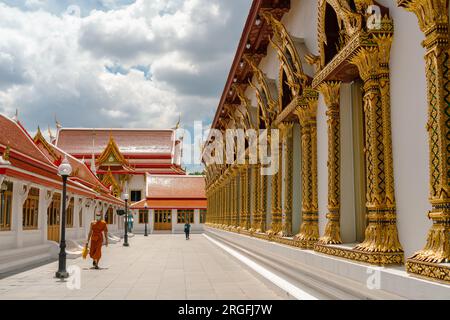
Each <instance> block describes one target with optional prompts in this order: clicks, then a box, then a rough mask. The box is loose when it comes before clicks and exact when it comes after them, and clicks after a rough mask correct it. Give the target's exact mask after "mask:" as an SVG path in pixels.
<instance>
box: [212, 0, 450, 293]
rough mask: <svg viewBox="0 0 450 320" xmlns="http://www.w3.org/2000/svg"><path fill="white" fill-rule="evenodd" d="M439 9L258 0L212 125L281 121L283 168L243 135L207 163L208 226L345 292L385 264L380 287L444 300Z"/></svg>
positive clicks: (440, 4)
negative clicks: (232, 148)
mask: <svg viewBox="0 0 450 320" xmlns="http://www.w3.org/2000/svg"><path fill="white" fill-rule="evenodd" d="M448 5H449V3H448V1H439V0H436V1H434V0H431V1H422V0H397V1H392V0H379V1H372V0H319V1H310V0H292V1H289V0H278V1H277V0H254V1H253V4H252V7H251V10H250V13H249V16H248V18H247V21H246V24H245V26H244V30H243V33H242V36H241V40H240V42H239V46H238V49H237V52H236V55H235V58H234V61H233V64H232V66H231V70H230V72H229V75H228V78H227V79H226V84H225V88H224V90H223V94H222V96H221V99H220V103H219V105H218V108H217V111H216V114H215V117H214V120H213V123H212V128H214V129H218V130H220V131H221V132H222V134H223V136H225V131H226V130H227V129H239V128H240V129H245V130H248V129H256V130H258V129H259V130H266V129H267V130H268V131H271V130H272V131H273V130H276V129H278V132H279V136H280V139H279V144H278V147H279V150H280V152H279V153H278V155H276V159H272V161H277V162H278V164H279V170H278V171H277V172H276V173H275V174H272V175H264V174H263V170H261V169H264V168H265V167H266V166H267V164H264V163H261V162H257V163H250V161H249V160H250V159H249V154H250V151H251V150H250V146H251V143H250V141H248V143H247V144H246V146H247V147H248V149H247V153H246V154H247V158H246V162H245V164H238V163H237V162H235V163H234V164H217V163H206V162H205V164H207V169H206V194H207V201H208V215H207V228H206V230H207V232H208V233H210V234H211V235H216V236H217V237H220V238H223V239H226V241H229V242H233V243H234V244H235V245H241V246H243V247H244V249H247V250H250V251H251V250H255V251H258V250H259V251H261V250H262V249H261V248H262V247H263V246H264V248H266V250H267V251H266V252H271V254H270V255H271V256H273V257H274V258H273V259H274V261H275V260H280V259H283V254H286V256H287V257H289V259H290V261H291V262H292V261H296V263H295V266H293V268H294V269H292V270H301V271H299V274H306V275H308V276H309V277H311V279H315V280H316V281H322V283H331V282H333V283H334V285H335V286H336V288H340V289H341V290H342V292H344V291H346V290H347V291H346V292H348V290H356V289H355V288H356V287H358V286H359V287H358V288H359V289H361V288H363V287H365V285H366V284H365V281H366V279H367V276H364V273H365V271H366V268H367V266H384V268H380V269H377V270H380V271H379V272H380V274H381V276H382V277H384V278H383V279H387V280H386V281H385V280H383V281H381V286H382V289H383V290H384V291H385V292H388V293H389V294H395V295H397V296H403V297H412V293H411V291H412V290H417V292H419V293H418V296H420V294H423V296H426V294H427V293H428V294H429V296H439V294H443V292H446V294H447V297H448V284H449V283H450V264H449V263H450V243H449V236H450V212H449V206H450V176H449V161H448V159H449V157H450V154H449V152H450V149H449V148H448V145H449V144H450V138H449V137H450V135H449V132H450V131H449V127H448V123H449V122H450V112H448V111H449V110H448V108H449V104H448V99H447V96H448V91H449V87H448V83H449V81H450V74H449V72H448V58H449V49H450V48H449V46H450V45H449V29H448V24H449V17H448V16H449V8H448ZM216 138H217V137H216V136H214V137H213V136H210V138H209V140H208V141H207V142H206V144H205V148H204V150H210V149H208V148H207V146H208V145H210V144H211V143H212V142H214V141H215V139H216ZM246 139H247V140H249V139H250V138H249V137H247V138H246ZM208 152H209V151H208ZM204 156H205V154H204ZM209 156H216V155H209ZM204 159H205V157H204ZM255 238H258V239H255ZM261 239H262V240H263V241H264V242H265V244H262V243H261ZM279 244H283V245H284V246H280V245H279ZM286 245H287V246H286ZM286 247H289V248H288V249H289V250H292V249H295V251H289V250H288V249H286ZM261 252H262V251H261ZM272 252H273V254H272ZM283 252H285V253H283ZM261 254H263V253H261ZM275 257H276V258H275ZM294 257H295V258H294ZM292 259H298V260H292ZM274 263H275V262H274ZM308 270H309V271H308ZM419 278H421V279H425V281H421V280H418V279H419ZM393 283H395V285H393ZM440 283H446V284H447V285H443V286H442V285H441V284H440ZM412 288H414V289H412ZM359 289H358V290H359ZM361 290H362V289H361ZM440 290H441V291H440ZM442 290H447V291H442ZM367 292H369V291H367ZM426 292H427V293H426ZM433 292H434V293H433ZM365 294H367V295H368V296H370V295H371V294H375V293H374V292H372V293H370V292H369V293H365ZM416 297H417V296H416Z"/></svg>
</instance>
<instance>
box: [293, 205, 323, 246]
mask: <svg viewBox="0 0 450 320" xmlns="http://www.w3.org/2000/svg"><path fill="white" fill-rule="evenodd" d="M305 214H306V213H303V216H305ZM316 215H317V214H316ZM294 240H295V241H296V242H298V247H300V248H302V249H314V245H315V244H316V243H317V241H319V223H318V219H315V218H312V219H311V218H310V219H305V220H304V221H303V223H302V225H301V226H300V233H299V234H297V235H296V236H295V237H294Z"/></svg>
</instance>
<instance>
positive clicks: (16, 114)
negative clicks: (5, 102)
mask: <svg viewBox="0 0 450 320" xmlns="http://www.w3.org/2000/svg"><path fill="white" fill-rule="evenodd" d="M13 120H14V121H15V122H19V110H18V109H17V108H16V113H15V114H14V117H13Z"/></svg>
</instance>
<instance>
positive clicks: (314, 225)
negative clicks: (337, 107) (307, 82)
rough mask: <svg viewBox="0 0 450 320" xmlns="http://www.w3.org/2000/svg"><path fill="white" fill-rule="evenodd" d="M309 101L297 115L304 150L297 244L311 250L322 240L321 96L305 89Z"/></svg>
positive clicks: (302, 101)
mask: <svg viewBox="0 0 450 320" xmlns="http://www.w3.org/2000/svg"><path fill="white" fill-rule="evenodd" d="M305 94H306V98H303V99H299V101H298V103H299V105H298V107H297V109H296V111H295V113H296V115H297V116H298V118H299V120H300V125H301V141H302V145H301V150H302V224H301V226H300V233H299V234H297V235H296V236H295V240H296V241H299V242H300V247H301V248H305V249H312V248H313V247H314V244H315V243H316V242H317V240H319V224H318V222H319V214H318V203H317V124H316V113H317V104H318V98H319V95H318V93H317V91H315V90H313V89H311V88H306V89H305Z"/></svg>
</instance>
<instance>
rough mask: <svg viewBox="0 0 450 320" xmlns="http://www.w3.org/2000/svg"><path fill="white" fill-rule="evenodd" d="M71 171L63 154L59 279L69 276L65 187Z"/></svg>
mask: <svg viewBox="0 0 450 320" xmlns="http://www.w3.org/2000/svg"><path fill="white" fill-rule="evenodd" d="M71 173H72V166H71V165H70V163H69V161H68V160H67V157H65V156H64V160H63V161H62V162H61V164H60V165H59V167H58V174H59V175H60V176H61V177H62V180H63V191H62V217H61V241H60V243H59V249H60V251H59V263H58V271H57V272H56V274H55V275H56V277H57V278H59V279H65V278H68V277H69V274H68V273H67V271H66V189H67V178H68V177H69V176H70V174H71Z"/></svg>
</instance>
